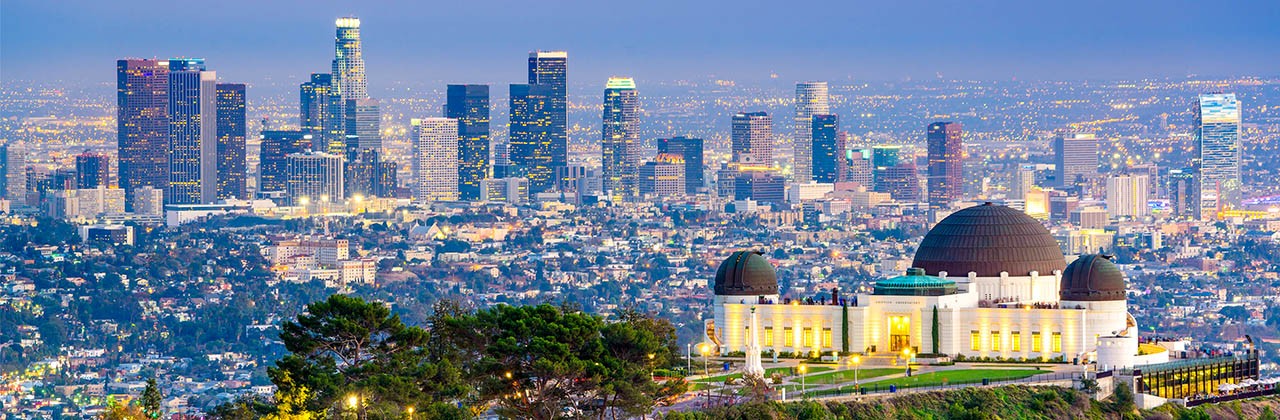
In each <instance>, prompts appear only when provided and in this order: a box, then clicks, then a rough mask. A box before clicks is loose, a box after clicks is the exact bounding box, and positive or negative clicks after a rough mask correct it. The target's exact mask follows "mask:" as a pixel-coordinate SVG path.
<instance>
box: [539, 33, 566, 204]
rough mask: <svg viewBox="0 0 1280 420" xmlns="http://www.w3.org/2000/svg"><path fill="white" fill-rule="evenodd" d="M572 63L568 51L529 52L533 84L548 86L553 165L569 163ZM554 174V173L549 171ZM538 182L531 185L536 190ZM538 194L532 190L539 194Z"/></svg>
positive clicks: (548, 115)
mask: <svg viewBox="0 0 1280 420" xmlns="http://www.w3.org/2000/svg"><path fill="white" fill-rule="evenodd" d="M568 62H569V54H568V53H566V52H564V51H534V52H530V53H529V84H530V85H540V86H546V87H547V88H548V89H549V90H548V92H547V99H548V103H547V106H546V107H545V108H543V109H542V112H544V113H545V114H546V115H545V117H544V118H545V119H547V121H548V122H549V123H550V126H548V127H547V130H548V133H547V134H548V142H549V144H548V146H549V149H548V152H549V153H550V158H551V163H550V166H552V167H554V166H565V165H567V164H568V163H569V158H568V142H569V131H568V125H567V121H568V120H567V111H568V105H569V100H568V90H567V87H568V84H567V81H566V80H567V75H568ZM548 173H550V171H548ZM535 183H536V182H530V188H531V189H533V190H536V188H537V186H535V185H533V184H535ZM538 192H541V191H540V190H538V191H532V190H531V193H533V194H536V193H538Z"/></svg>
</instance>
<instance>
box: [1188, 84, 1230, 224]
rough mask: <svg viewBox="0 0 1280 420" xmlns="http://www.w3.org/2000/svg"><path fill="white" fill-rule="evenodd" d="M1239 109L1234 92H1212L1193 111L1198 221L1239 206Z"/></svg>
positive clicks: (1202, 98) (1201, 99) (1215, 216)
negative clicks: (1198, 201)
mask: <svg viewBox="0 0 1280 420" xmlns="http://www.w3.org/2000/svg"><path fill="white" fill-rule="evenodd" d="M1240 109H1241V106H1240V101H1238V100H1236V95H1235V94H1234V93H1211V94H1204V95H1200V98H1199V101H1198V103H1197V104H1196V106H1195V109H1194V110H1193V111H1194V114H1195V133H1196V138H1195V146H1196V150H1195V155H1194V156H1195V157H1194V159H1195V160H1196V162H1197V165H1196V174H1197V175H1198V182H1197V184H1198V185H1197V188H1198V190H1199V200H1200V203H1199V206H1198V207H1199V211H1200V219H1201V220H1212V219H1215V218H1217V215H1218V212H1219V211H1221V210H1223V209H1227V208H1235V207H1238V206H1239V205H1240V201H1241V196H1240V184H1241V179H1240Z"/></svg>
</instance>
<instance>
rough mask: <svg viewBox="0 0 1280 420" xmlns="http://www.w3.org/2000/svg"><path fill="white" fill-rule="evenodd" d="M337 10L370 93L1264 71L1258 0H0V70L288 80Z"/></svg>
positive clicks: (1273, 32) (321, 56)
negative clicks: (524, 84) (358, 44)
mask: <svg viewBox="0 0 1280 420" xmlns="http://www.w3.org/2000/svg"><path fill="white" fill-rule="evenodd" d="M345 15H353V16H357V17H359V18H361V20H362V21H363V23H362V32H363V37H364V48H365V59H366V62H367V67H368V74H369V83H370V86H371V88H382V89H386V88H390V87H393V86H394V85H395V83H396V82H408V83H426V84H434V83H443V82H481V83H506V82H514V81H519V80H521V79H522V78H523V77H524V67H525V58H526V57H527V53H528V51H530V50H534V49H560V50H567V51H568V52H569V58H570V83H571V84H583V83H593V84H595V82H594V81H598V83H600V84H602V83H603V81H604V79H605V78H607V77H608V76H610V75H630V76H634V77H636V78H637V79H640V80H676V79H688V80H703V79H706V78H708V77H716V78H723V79H734V80H741V81H751V80H763V79H766V78H767V77H768V76H769V74H771V73H777V74H778V76H779V78H780V79H784V80H806V79H822V80H831V81H833V82H839V81H846V80H865V81H894V80H905V79H908V78H912V79H920V78H933V77H937V75H939V74H941V75H942V76H943V77H945V78H960V79H986V80H1008V79H1011V78H1018V79H1066V80H1078V79H1132V78H1144V77H1184V76H1187V75H1192V74H1195V75H1202V76H1209V77H1217V76H1237V75H1259V76H1267V77H1274V76H1275V75H1277V73H1280V72H1277V70H1280V29H1277V22H1280V3H1278V2H1277V1H1275V0H1253V1H1204V0H1198V1H1185V0H1162V1H1124V0H1104V1H1095V0H1083V1H1034V0H1021V1H1004V0H998V1H997V0H992V1H986V0H966V1H958V0H957V1H942V0H881V1H862V0H850V1H823V2H812V1H776V0H775V1H757V0H740V1H695V0H642V1H630V2H615V1H538V2H534V1H484V0H465V1H459V0H453V1H414V2H408V1H403V2H390V1H351V0H348V1H341V2H339V1H325V0H313V1H268V0H258V1H241V0H219V1H206V2H191V1H179V0H138V1H127V0H111V1H102V0H98V1H80V0H65V1H64V0H57V1H49V0H4V1H3V2H0V81H3V82H5V83H11V82H14V81H17V80H34V81H40V82H53V81H56V80H63V81H66V82H75V83H85V84H88V83H94V84H96V83H104V84H105V83H113V82H114V80H113V78H114V74H113V73H114V60H115V59H117V58H122V57H160V58H167V57H171V56H191V57H204V58H206V59H207V61H208V64H209V67H210V68H211V69H213V70H217V71H218V73H219V78H220V79H223V80H227V81H245V82H250V83H263V82H290V83H292V82H294V81H297V80H302V79H304V78H305V77H306V75H307V74H308V73H311V72H324V71H328V67H329V60H330V59H331V58H332V55H333V36H334V35H333V20H334V18H335V17H338V16H345Z"/></svg>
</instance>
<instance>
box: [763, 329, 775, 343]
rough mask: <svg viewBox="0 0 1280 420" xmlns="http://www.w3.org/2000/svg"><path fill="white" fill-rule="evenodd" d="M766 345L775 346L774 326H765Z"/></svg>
mask: <svg viewBox="0 0 1280 420" xmlns="http://www.w3.org/2000/svg"><path fill="white" fill-rule="evenodd" d="M764 346H765V347H773V327H764Z"/></svg>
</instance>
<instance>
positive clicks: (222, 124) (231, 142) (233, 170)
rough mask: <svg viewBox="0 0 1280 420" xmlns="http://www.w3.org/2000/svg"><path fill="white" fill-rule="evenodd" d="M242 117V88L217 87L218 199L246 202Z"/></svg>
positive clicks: (243, 118)
mask: <svg viewBox="0 0 1280 420" xmlns="http://www.w3.org/2000/svg"><path fill="white" fill-rule="evenodd" d="M244 113H245V105H244V84H241V83H219V84H218V179H217V187H218V191H217V198H239V199H245V198H248V194H247V193H246V191H245V115H244Z"/></svg>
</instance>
